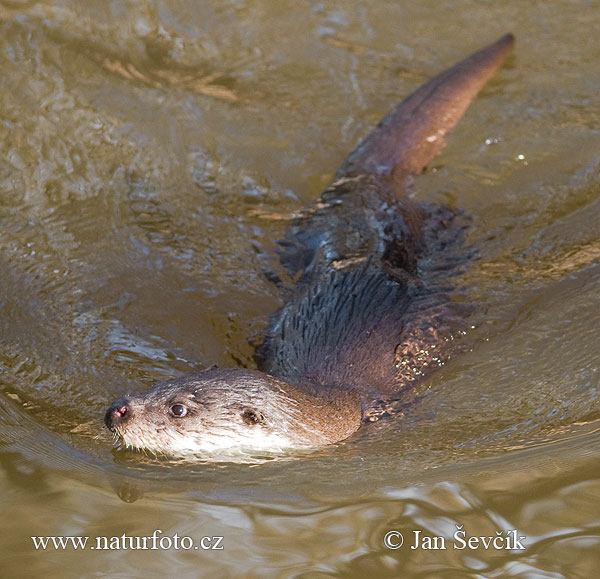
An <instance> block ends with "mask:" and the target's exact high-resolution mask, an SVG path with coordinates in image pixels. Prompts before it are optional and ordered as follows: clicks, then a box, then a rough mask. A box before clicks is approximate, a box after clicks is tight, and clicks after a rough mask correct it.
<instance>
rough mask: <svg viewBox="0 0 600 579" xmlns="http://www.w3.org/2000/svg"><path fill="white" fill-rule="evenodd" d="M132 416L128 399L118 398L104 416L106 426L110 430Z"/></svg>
mask: <svg viewBox="0 0 600 579" xmlns="http://www.w3.org/2000/svg"><path fill="white" fill-rule="evenodd" d="M130 416H131V408H130V406H129V400H127V399H126V398H118V399H117V400H115V401H114V402H113V403H112V404H111V405H110V406H109V407H108V410H107V411H106V414H105V415H104V424H106V426H107V427H108V428H113V427H114V426H115V425H117V424H121V423H123V422H125V421H126V420H128V419H129V417H130Z"/></svg>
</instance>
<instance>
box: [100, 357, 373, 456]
mask: <svg viewBox="0 0 600 579" xmlns="http://www.w3.org/2000/svg"><path fill="white" fill-rule="evenodd" d="M315 392H316V391H315ZM104 422H105V424H106V426H107V427H108V428H109V429H110V430H111V431H112V432H113V433H114V434H115V437H116V439H117V443H118V446H124V447H127V448H134V449H139V450H145V451H150V452H152V453H154V454H160V455H167V456H180V457H186V456H190V455H192V456H202V455H206V454H211V453H215V452H221V451H230V450H233V451H236V450H241V451H250V452H252V451H254V452H256V451H263V452H264V451H267V452H268V451H275V452H277V451H281V450H285V449H293V448H313V447H319V446H324V445H326V444H331V443H333V442H337V441H339V440H343V439H344V438H347V437H348V436H350V434H352V433H353V432H354V431H355V430H357V429H358V427H359V426H360V423H361V410H360V404H359V401H358V397H357V395H356V394H355V393H354V392H349V391H340V390H334V391H330V390H327V389H324V390H321V391H319V392H318V393H315V394H313V393H309V391H307V390H306V389H304V388H302V389H301V388H299V387H296V386H293V385H291V384H288V383H287V382H283V381H281V380H278V379H276V378H273V377H272V376H269V375H267V374H263V373H262V372H257V371H252V370H242V369H219V368H211V369H209V370H205V371H202V372H195V373H193V374H189V375H186V376H183V377H181V378H176V379H173V380H167V381H166V382H161V383H159V384H157V385H156V386H155V387H154V388H152V389H151V390H149V391H148V392H147V393H145V394H143V395H139V396H133V397H129V398H119V399H118V400H115V401H114V402H113V403H112V404H111V406H110V407H109V408H108V410H107V412H106V415H105V418H104Z"/></svg>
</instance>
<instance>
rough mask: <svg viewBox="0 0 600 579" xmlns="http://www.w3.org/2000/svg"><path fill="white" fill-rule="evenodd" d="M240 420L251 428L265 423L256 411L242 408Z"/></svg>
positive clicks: (263, 418)
mask: <svg viewBox="0 0 600 579" xmlns="http://www.w3.org/2000/svg"><path fill="white" fill-rule="evenodd" d="M241 416H242V420H243V421H244V422H245V423H246V424H250V425H251V426H252V425H254V424H261V423H263V422H264V421H265V417H264V415H263V414H262V413H261V412H259V411H258V410H254V409H253V408H244V409H243V410H242V414H241Z"/></svg>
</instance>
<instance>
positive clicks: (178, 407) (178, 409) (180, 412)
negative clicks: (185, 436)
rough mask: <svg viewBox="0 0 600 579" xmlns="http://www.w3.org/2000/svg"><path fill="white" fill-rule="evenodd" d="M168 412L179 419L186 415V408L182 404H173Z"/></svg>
mask: <svg viewBox="0 0 600 579" xmlns="http://www.w3.org/2000/svg"><path fill="white" fill-rule="evenodd" d="M169 412H171V414H172V415H173V416H175V418H181V417H182V416H185V415H186V414H187V408H186V407H185V406H184V405H183V404H173V406H171V408H169Z"/></svg>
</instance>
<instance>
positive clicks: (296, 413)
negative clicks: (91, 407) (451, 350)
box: [105, 34, 514, 456]
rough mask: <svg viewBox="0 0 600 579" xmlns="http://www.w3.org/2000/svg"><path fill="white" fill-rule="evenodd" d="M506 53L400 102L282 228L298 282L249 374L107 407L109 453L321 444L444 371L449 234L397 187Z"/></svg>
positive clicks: (450, 216)
mask: <svg viewBox="0 0 600 579" xmlns="http://www.w3.org/2000/svg"><path fill="white" fill-rule="evenodd" d="M513 44H514V38H513V36H512V35H510V34H509V35H506V36H504V37H502V38H501V39H500V40H498V41H497V42H495V43H494V44H491V45H490V46H488V47H486V48H484V49H482V50H480V51H479V52H476V53H475V54H473V55H471V56H470V57H468V58H466V59H465V60H463V61H462V62H460V63H458V64H456V65H455V66H453V67H452V68H450V69H448V70H446V71H445V72H442V73H441V74H440V75H438V76H436V77H435V78H433V79H432V80H430V81H429V82H427V83H426V84H425V85H423V86H422V87H421V88H419V89H418V90H417V91H416V92H414V93H413V94H412V95H411V96H409V97H408V98H407V99H406V100H404V101H403V102H402V103H400V104H399V105H398V106H397V107H396V108H394V109H393V110H392V111H391V112H390V113H389V114H388V115H387V116H386V117H385V118H384V119H383V120H382V121H381V122H380V123H379V125H378V126H377V128H376V129H375V130H374V131H373V132H372V133H371V135H370V136H369V137H367V139H366V140H364V141H363V142H362V143H361V144H360V145H359V146H358V147H357V148H356V149H355V150H354V152H352V153H351V154H350V156H349V157H348V159H347V160H346V162H345V163H344V164H343V165H342V166H341V168H340V169H339V170H338V172H337V173H336V175H335V178H334V180H333V182H332V184H331V185H330V186H329V187H328V188H327V189H326V190H325V191H324V192H323V193H322V194H321V196H320V198H319V200H318V201H317V203H315V204H314V205H313V206H311V207H309V208H308V209H306V210H305V211H304V212H303V213H302V214H301V215H300V216H299V217H297V218H296V219H294V221H293V222H292V223H291V225H290V227H289V228H288V231H287V234H286V237H285V239H284V240H283V241H281V242H279V243H280V247H279V255H280V259H281V261H282V263H283V265H284V266H285V268H286V269H287V271H288V272H289V274H290V276H291V277H292V278H293V279H296V280H297V282H296V285H295V286H294V288H293V291H292V293H291V297H290V299H289V301H288V302H287V303H286V304H285V305H284V306H283V308H282V309H281V310H280V311H279V312H277V313H275V314H274V315H273V316H272V317H271V319H270V322H269V324H268V327H267V330H266V336H265V340H264V342H263V343H262V345H261V346H259V347H258V349H257V351H256V356H255V358H256V362H257V366H258V370H245V369H239V368H237V369H220V368H211V369H208V370H205V371H201V372H195V373H193V374H189V375H186V376H183V377H180V378H176V379H173V380H168V381H166V382H162V383H160V384H157V385H156V386H155V387H154V388H152V389H151V390H150V391H149V392H146V393H145V394H142V395H139V396H132V397H129V398H127V399H124V398H121V399H118V400H115V401H114V402H113V403H112V404H111V406H110V408H109V409H108V410H107V412H106V416H105V423H106V425H107V427H108V428H109V429H110V430H111V431H112V432H113V433H114V434H115V435H116V439H117V440H118V442H119V445H122V446H126V447H130V448H137V449H144V450H148V451H151V452H154V453H158V454H166V455H171V456H186V455H193V456H197V455H202V454H204V453H210V452H212V451H216V450H219V449H244V448H247V449H250V450H252V451H256V450H261V451H265V450H266V451H270V450H281V449H285V448H302V447H305V448H307V447H309V448H310V447H317V446H322V445H326V444H331V443H334V442H337V441H340V440H343V439H345V438H347V437H348V436H350V435H351V434H352V433H353V432H355V431H356V430H357V429H358V428H359V427H360V425H361V423H362V422H363V421H364V420H369V419H374V418H376V417H377V414H378V413H381V412H382V410H381V408H382V407H383V408H384V407H385V405H386V403H388V402H390V401H393V400H398V399H401V398H402V394H403V392H405V391H406V390H407V386H408V385H409V384H410V383H411V382H412V381H414V380H415V379H416V378H417V377H419V376H422V375H423V374H424V373H425V372H426V370H428V369H430V368H432V367H435V366H436V365H438V364H440V363H442V361H443V359H444V358H445V356H447V349H448V342H449V339H450V338H451V335H452V334H451V327H452V324H453V323H454V321H455V320H454V319H453V318H455V317H456V314H453V313H452V312H453V310H452V305H451V302H450V300H449V295H448V294H449V290H448V287H446V286H447V285H448V282H447V278H448V270H452V269H453V268H455V266H456V263H457V260H456V259H455V258H456V255H457V253H456V251H452V250H451V248H452V247H453V246H454V247H456V243H457V240H458V238H459V232H460V226H459V225H458V224H457V223H456V219H455V214H454V212H453V211H452V210H450V209H449V208H446V207H441V206H437V205H431V204H423V203H417V202H416V201H414V200H413V199H411V197H410V196H409V195H408V194H407V189H408V187H409V185H410V182H411V180H412V177H413V176H414V175H416V174H418V173H419V172H421V170H422V169H423V167H424V166H425V165H426V164H427V163H428V162H429V161H430V160H431V158H432V157H433V156H434V155H435V154H436V153H437V152H438V151H439V150H440V149H441V148H442V146H443V145H444V137H445V135H446V133H447V132H448V131H450V130H451V129H452V127H453V126H454V125H455V124H456V123H457V122H458V120H459V119H460V117H461V116H462V114H463V113H464V111H465V110H466V108H467V106H468V105H469V103H470V102H471V100H472V99H473V98H474V97H475V95H476V94H477V93H478V92H479V90H480V89H481V88H482V87H483V85H484V84H485V83H486V82H487V80H488V79H489V78H491V76H492V75H493V74H494V73H495V71H496V70H497V69H498V68H499V67H500V65H501V64H502V62H503V61H504V59H505V58H506V56H507V54H508V53H509V52H510V51H511V49H512V46H513Z"/></svg>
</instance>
